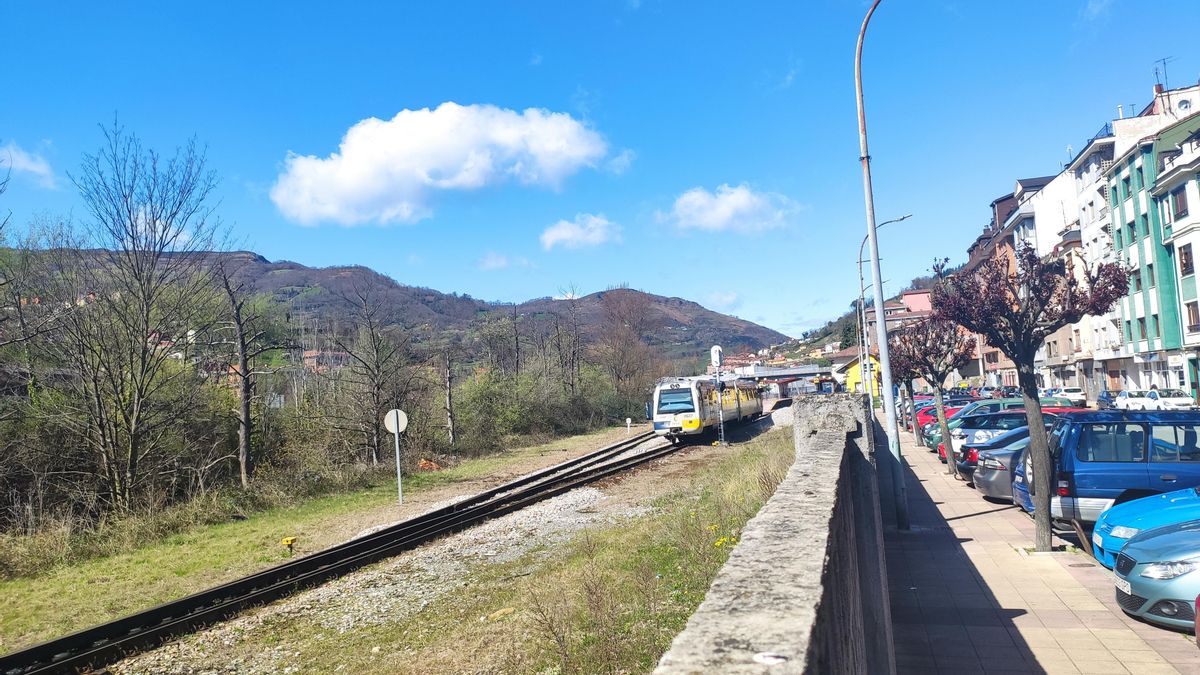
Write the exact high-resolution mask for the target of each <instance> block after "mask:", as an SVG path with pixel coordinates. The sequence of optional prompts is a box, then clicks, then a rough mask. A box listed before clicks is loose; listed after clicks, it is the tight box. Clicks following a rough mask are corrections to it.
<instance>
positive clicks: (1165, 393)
mask: <svg viewBox="0 0 1200 675" xmlns="http://www.w3.org/2000/svg"><path fill="white" fill-rule="evenodd" d="M1158 395H1159V396H1162V397H1163V398H1188V395H1187V394H1185V393H1183V392H1182V391H1179V390H1178V389H1163V390H1162V391H1160V392H1158Z"/></svg>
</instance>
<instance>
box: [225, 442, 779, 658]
mask: <svg viewBox="0 0 1200 675" xmlns="http://www.w3.org/2000/svg"><path fill="white" fill-rule="evenodd" d="M793 452H794V451H793V446H792V436H791V434H790V433H767V434H764V435H762V436H760V437H759V438H758V439H756V440H754V441H751V442H749V443H747V444H745V445H741V446H737V447H735V448H733V449H732V450H731V451H730V453H729V455H728V456H726V457H725V458H724V459H722V460H721V461H719V462H717V463H715V464H713V465H710V466H708V467H705V468H703V469H701V470H700V471H699V472H698V473H697V474H696V475H695V476H694V477H693V479H692V481H691V483H690V484H689V485H686V486H683V487H682V488H680V489H678V490H675V491H672V492H671V493H670V494H668V495H667V496H664V497H661V498H659V499H658V500H656V502H655V507H656V508H655V510H654V512H653V513H652V514H651V515H647V516H641V517H637V518H633V519H630V520H628V521H625V522H622V523H621V524H619V525H615V526H610V527H606V528H600V529H594V530H590V531H588V532H586V533H584V534H582V535H580V536H579V537H577V538H576V539H575V540H574V541H573V542H572V543H571V544H569V545H568V546H565V547H563V548H561V549H557V550H553V551H540V552H538V553H535V554H531V555H529V556H526V557H525V558H523V559H521V560H518V561H515V562H513V563H510V564H505V565H481V566H479V567H477V568H476V569H475V570H474V573H473V575H472V577H471V578H470V580H469V582H468V583H467V585H466V586H464V587H463V588H461V589H459V590H457V591H454V592H451V593H449V594H447V595H444V596H442V597H440V598H438V599H436V600H434V601H433V602H431V603H430V604H429V605H428V606H427V607H426V608H425V609H424V610H422V611H421V612H419V613H417V614H415V615H413V616H412V617H410V618H408V619H406V620H403V621H398V622H395V623H387V624H383V625H379V626H373V627H370V628H366V629H363V630H357V631H354V632H352V633H347V634H343V635H339V634H336V633H333V632H332V631H328V630H325V629H321V628H320V627H317V626H315V625H314V624H312V623H311V622H309V621H307V620H299V621H296V622H292V623H291V624H290V626H289V627H288V628H287V629H286V630H285V634H286V637H284V638H283V639H282V643H283V644H285V645H287V646H285V647H283V648H284V649H286V650H293V651H294V652H295V653H298V656H296V660H295V663H296V665H298V666H299V667H300V668H301V670H302V671H305V672H379V673H383V672H387V673H429V672H455V673H458V672H462V673H473V672H489V673H492V672H509V673H518V672H521V673H524V672H543V673H628V672H646V671H649V670H651V669H652V668H653V667H654V665H655V663H657V661H658V658H659V657H660V656H661V655H662V653H663V652H664V651H665V650H666V648H667V647H668V646H669V644H670V642H671V640H672V639H673V638H674V636H675V635H676V634H677V633H678V632H679V631H680V630H681V629H682V628H683V626H684V624H685V623H686V622H687V619H688V617H689V616H691V614H692V612H694V611H695V609H696V607H697V606H698V605H699V604H700V602H701V600H703V598H704V594H705V593H706V592H707V590H708V587H709V585H710V584H711V583H712V580H713V578H714V577H715V576H716V573H717V571H718V570H719V569H720V567H721V565H722V564H724V562H725V560H726V559H727V558H728V555H729V551H730V550H731V549H732V548H733V547H734V546H736V545H737V542H738V538H739V536H740V534H741V529H742V527H744V525H745V523H746V522H747V521H748V520H749V519H750V518H751V517H753V515H754V514H755V513H757V512H758V510H759V508H760V507H761V506H762V504H763V503H764V502H765V501H766V499H767V498H769V496H770V495H771V494H772V493H773V492H774V490H775V487H776V486H777V485H778V484H779V482H780V481H781V480H782V478H783V476H784V475H785V474H786V472H787V469H788V467H789V466H790V465H791V462H792V458H793ZM651 470H652V469H651ZM260 646H261V645H254V644H243V645H241V646H240V647H239V651H240V652H242V653H243V654H242V655H243V656H247V657H248V656H250V655H251V654H252V653H253V652H254V650H255V649H257V648H258V647H260Z"/></svg>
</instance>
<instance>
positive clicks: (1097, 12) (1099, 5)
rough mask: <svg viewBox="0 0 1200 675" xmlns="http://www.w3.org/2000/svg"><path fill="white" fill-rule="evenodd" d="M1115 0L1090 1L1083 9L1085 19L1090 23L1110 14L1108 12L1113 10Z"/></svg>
mask: <svg viewBox="0 0 1200 675" xmlns="http://www.w3.org/2000/svg"><path fill="white" fill-rule="evenodd" d="M1112 4H1113V0H1088V2H1087V4H1086V5H1084V8H1083V18H1085V19H1087V20H1088V21H1093V20H1095V19H1099V18H1101V17H1103V16H1106V15H1107V14H1108V10H1109V9H1111V8H1112Z"/></svg>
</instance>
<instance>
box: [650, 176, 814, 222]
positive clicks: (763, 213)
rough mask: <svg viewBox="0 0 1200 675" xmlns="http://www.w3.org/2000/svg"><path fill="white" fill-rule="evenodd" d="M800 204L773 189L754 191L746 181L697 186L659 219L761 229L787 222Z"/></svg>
mask: <svg viewBox="0 0 1200 675" xmlns="http://www.w3.org/2000/svg"><path fill="white" fill-rule="evenodd" d="M799 210H800V205H799V204H797V203H796V202H794V201H792V200H791V199H789V198H788V197H785V196H784V195H781V194H777V193H774V192H755V191H754V190H751V189H750V188H749V186H747V185H746V184H744V183H743V184H742V185H739V186H737V187H730V186H729V185H727V184H726V185H720V186H718V187H717V191H716V193H715V194H714V193H712V192H709V191H708V190H705V189H704V188H700V187H695V188H692V189H691V190H688V191H687V192H684V193H683V194H681V195H679V197H678V198H676V199H675V205H674V206H673V207H672V209H671V212H670V213H668V214H662V213H659V219H660V220H665V221H668V222H673V223H674V224H675V225H676V227H679V228H680V229H698V230H706V231H709V232H723V231H726V230H733V231H735V232H743V233H745V232H761V231H763V230H769V229H772V228H776V227H781V226H783V225H786V224H788V223H789V222H790V221H791V219H792V218H793V216H795V214H796V212H798V211H799Z"/></svg>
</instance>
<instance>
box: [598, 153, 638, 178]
mask: <svg viewBox="0 0 1200 675" xmlns="http://www.w3.org/2000/svg"><path fill="white" fill-rule="evenodd" d="M636 157H637V153H636V152H634V151H632V150H630V149H629V148H625V149H624V150H622V151H621V152H619V153H617V155H616V156H615V157H613V158H612V159H610V160H608V163H607V164H606V165H605V166H606V167H607V168H608V170H609V171H611V172H613V173H615V174H616V175H618V176H620V175H621V174H623V173H625V172H626V171H628V170H629V167H630V166H633V160H634V159H635V158H636Z"/></svg>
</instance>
